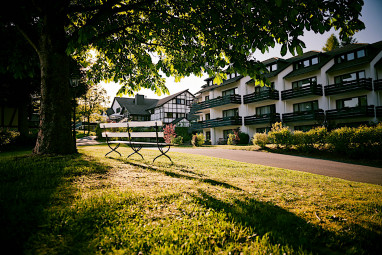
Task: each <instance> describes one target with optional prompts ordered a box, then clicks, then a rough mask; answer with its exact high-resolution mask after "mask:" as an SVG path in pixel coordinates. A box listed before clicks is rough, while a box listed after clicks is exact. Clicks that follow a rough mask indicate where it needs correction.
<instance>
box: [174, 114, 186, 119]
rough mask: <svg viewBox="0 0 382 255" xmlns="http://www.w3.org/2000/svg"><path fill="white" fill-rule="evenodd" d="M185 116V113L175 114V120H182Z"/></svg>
mask: <svg viewBox="0 0 382 255" xmlns="http://www.w3.org/2000/svg"><path fill="white" fill-rule="evenodd" d="M185 116H186V114H185V113H177V114H176V118H177V119H178V118H184V117H185Z"/></svg>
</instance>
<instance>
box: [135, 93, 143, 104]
mask: <svg viewBox="0 0 382 255" xmlns="http://www.w3.org/2000/svg"><path fill="white" fill-rule="evenodd" d="M134 101H135V105H143V104H144V101H145V96H144V95H139V94H136V95H135V100H134Z"/></svg>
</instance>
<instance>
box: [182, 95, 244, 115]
mask: <svg viewBox="0 0 382 255" xmlns="http://www.w3.org/2000/svg"><path fill="white" fill-rule="evenodd" d="M226 104H241V96H240V95H227V96H223V97H217V98H214V99H210V100H206V101H203V102H200V103H196V104H193V105H192V106H191V110H190V111H191V112H197V111H200V110H203V109H208V108H213V107H217V106H221V105H226Z"/></svg>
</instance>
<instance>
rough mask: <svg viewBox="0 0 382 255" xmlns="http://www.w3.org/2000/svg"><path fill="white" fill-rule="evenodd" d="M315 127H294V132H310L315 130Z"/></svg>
mask: <svg viewBox="0 0 382 255" xmlns="http://www.w3.org/2000/svg"><path fill="white" fill-rule="evenodd" d="M314 127H315V125H303V126H294V128H293V129H294V130H299V131H304V132H306V131H309V130H311V129H312V128H314Z"/></svg>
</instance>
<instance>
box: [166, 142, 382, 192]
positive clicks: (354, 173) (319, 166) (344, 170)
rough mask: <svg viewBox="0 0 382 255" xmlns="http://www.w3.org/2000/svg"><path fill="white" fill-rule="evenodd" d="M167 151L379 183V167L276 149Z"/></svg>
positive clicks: (380, 180) (381, 179) (380, 172)
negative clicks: (309, 156)
mask: <svg viewBox="0 0 382 255" xmlns="http://www.w3.org/2000/svg"><path fill="white" fill-rule="evenodd" d="M171 151H173V152H174V151H175V152H183V153H191V154H197V155H205V156H211V157H216V158H225V159H231V160H235V161H241V162H247V163H253V164H259V165H264V166H273V167H280V168H285V169H291V170H298V171H303V172H308V173H313V174H320V175H325V176H330V177H337V178H341V179H345V180H350V181H356V182H366V183H372V184H379V185H382V168H378V167H370V166H362V165H355V164H349V163H342V162H337V161H331V160H323V159H313V158H306V157H299V156H291V155H285V154H277V153H267V152H258V151H242V150H227V149H189V148H176V147H174V148H171Z"/></svg>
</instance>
